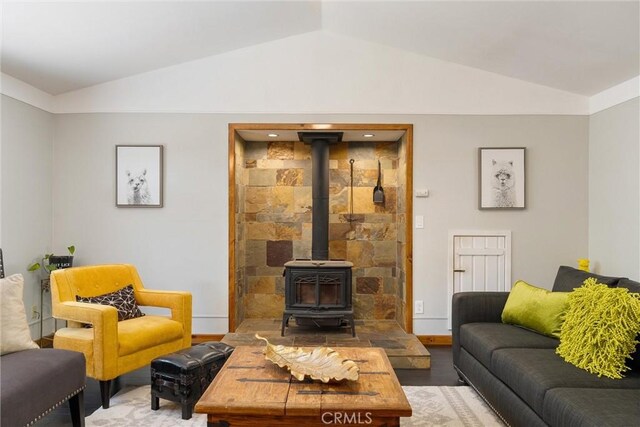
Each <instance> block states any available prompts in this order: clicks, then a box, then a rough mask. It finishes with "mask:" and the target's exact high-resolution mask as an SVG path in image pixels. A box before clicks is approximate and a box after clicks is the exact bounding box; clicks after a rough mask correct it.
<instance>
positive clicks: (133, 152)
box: [116, 145, 163, 208]
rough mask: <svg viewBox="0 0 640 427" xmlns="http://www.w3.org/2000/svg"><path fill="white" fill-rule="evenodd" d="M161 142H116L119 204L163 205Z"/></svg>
mask: <svg viewBox="0 0 640 427" xmlns="http://www.w3.org/2000/svg"><path fill="white" fill-rule="evenodd" d="M162 149H163V146H162V145H116V206H117V207H119V208H161V207H162Z"/></svg>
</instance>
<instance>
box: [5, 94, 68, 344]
mask: <svg viewBox="0 0 640 427" xmlns="http://www.w3.org/2000/svg"><path fill="white" fill-rule="evenodd" d="M53 129H54V117H53V114H51V113H47V112H45V111H43V110H40V109H38V108H35V107H32V106H31V105H28V104H25V103H23V102H21V101H16V100H15V99H13V98H10V97H8V96H5V95H2V163H1V164H2V170H1V189H2V194H1V198H2V214H1V220H0V223H1V225H0V226H1V230H2V234H1V235H2V241H1V245H2V248H3V250H4V261H5V272H6V274H7V275H9V274H14V273H21V274H22V275H23V276H24V279H25V286H24V301H25V307H26V312H27V319H28V321H29V323H30V327H31V336H32V338H34V339H36V338H39V337H40V332H39V325H40V324H39V321H38V320H37V319H32V306H33V305H36V306H37V309H38V310H40V281H39V279H40V278H41V277H43V276H41V274H40V273H37V272H35V273H29V272H27V266H28V265H29V264H31V263H32V262H34V261H39V260H40V258H41V257H42V256H43V255H44V254H45V253H46V252H50V251H52V250H53V249H56V248H54V247H53V246H52V229H53V227H52V224H53V219H52V218H53V202H52V200H53V199H52V188H51V180H52V176H53V174H52V167H53V164H52V162H51V159H52V153H53ZM45 299H46V300H48V301H50V297H49V294H48V293H47V294H45ZM45 305H46V307H45V310H44V316H45V317H44V319H49V322H46V323H45V333H47V332H49V331H50V330H52V324H50V323H51V320H50V319H51V304H50V302H47V303H46V304H45Z"/></svg>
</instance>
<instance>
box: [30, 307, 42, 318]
mask: <svg viewBox="0 0 640 427" xmlns="http://www.w3.org/2000/svg"><path fill="white" fill-rule="evenodd" d="M31 318H32V319H39V318H40V312H39V311H38V306H37V305H32V306H31Z"/></svg>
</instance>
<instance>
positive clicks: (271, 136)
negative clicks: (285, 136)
mask: <svg viewBox="0 0 640 427" xmlns="http://www.w3.org/2000/svg"><path fill="white" fill-rule="evenodd" d="M267 136H268V137H269V138H277V137H278V134H277V133H270V134H268V135H267Z"/></svg>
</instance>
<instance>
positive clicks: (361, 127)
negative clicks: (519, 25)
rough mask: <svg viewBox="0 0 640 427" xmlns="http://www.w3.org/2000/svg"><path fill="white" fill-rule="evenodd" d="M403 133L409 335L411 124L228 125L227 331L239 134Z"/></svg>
mask: <svg viewBox="0 0 640 427" xmlns="http://www.w3.org/2000/svg"><path fill="white" fill-rule="evenodd" d="M243 130H255V131H275V132H277V131H287V130H293V131H326V132H329V131H362V132H375V131H404V135H403V137H402V138H404V142H405V143H406V150H405V152H406V164H407V172H406V176H405V182H404V183H399V185H402V184H404V186H405V189H406V191H405V194H406V200H405V206H406V208H407V212H406V227H405V239H406V240H405V241H406V242H407V244H406V258H407V259H406V261H407V265H406V277H405V279H406V295H405V298H406V309H405V313H404V324H401V325H400V326H402V327H403V328H404V330H405V332H407V333H413V125H412V124H374V123H348V124H347V123H330V124H327V123H322V124H318V123H229V154H228V155H229V332H235V330H236V327H237V326H238V325H236V318H235V317H236V284H235V283H236V282H235V265H236V254H235V243H236V239H235V235H236V214H235V212H236V210H235V205H236V200H235V199H236V197H235V194H236V191H235V186H236V180H235V165H236V159H235V145H236V142H237V141H242V138H241V137H240V134H239V133H238V132H239V131H243Z"/></svg>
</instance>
